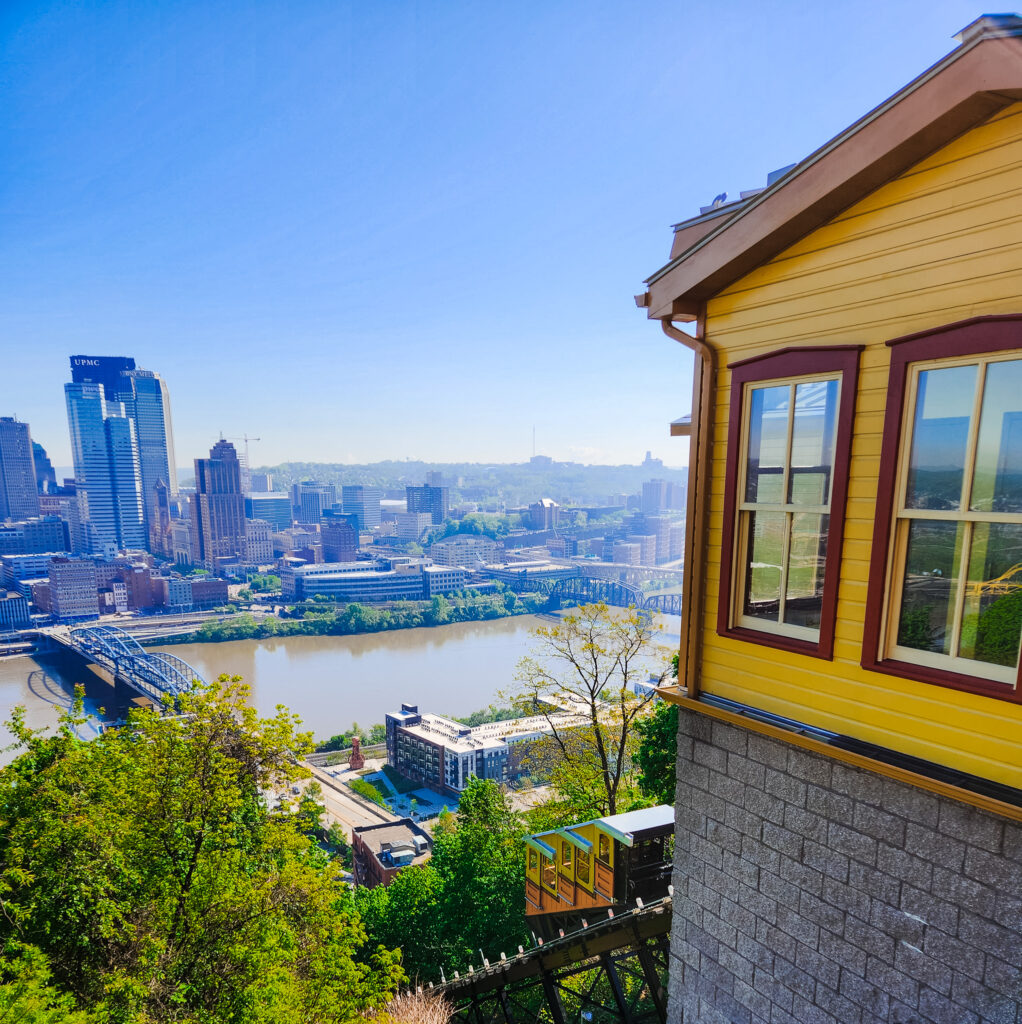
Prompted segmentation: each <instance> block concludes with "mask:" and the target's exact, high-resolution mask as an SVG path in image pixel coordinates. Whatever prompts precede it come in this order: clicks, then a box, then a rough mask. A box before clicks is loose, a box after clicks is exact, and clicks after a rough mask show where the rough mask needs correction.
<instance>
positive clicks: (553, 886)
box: [543, 857, 557, 892]
mask: <svg viewBox="0 0 1022 1024" xmlns="http://www.w3.org/2000/svg"><path fill="white" fill-rule="evenodd" d="M543 884H544V885H545V886H546V887H547V888H548V889H550V890H551V891H553V892H557V865H556V864H555V863H554V859H553V857H544V858H543Z"/></svg>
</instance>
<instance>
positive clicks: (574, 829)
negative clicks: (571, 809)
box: [525, 805, 674, 936]
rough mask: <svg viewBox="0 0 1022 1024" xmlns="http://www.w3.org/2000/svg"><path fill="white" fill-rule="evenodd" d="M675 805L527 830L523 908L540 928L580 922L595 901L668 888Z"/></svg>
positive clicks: (607, 905)
mask: <svg viewBox="0 0 1022 1024" xmlns="http://www.w3.org/2000/svg"><path fill="white" fill-rule="evenodd" d="M673 835H674V808H673V807H669V806H667V805H662V806H659V807H645V808H643V809H642V810H638V811H626V812H625V813H624V814H612V815H610V816H609V817H605V818H595V819H594V820H592V821H586V822H582V823H581V824H579V825H567V826H564V827H562V828H556V829H551V830H550V831H548V832H537V833H535V834H534V835H531V836H526V838H525V843H526V845H527V846H528V854H527V858H526V871H525V914H526V917H527V918H529V925H530V927H531V928H532V929H533V930H534V931H535V932H536V933H537V934H538V935H542V936H550V935H555V934H557V930H558V929H559V928H565V929H566V930H568V929H570V928H573V927H576V926H577V925H578V923H579V921H580V920H581V918H582V917H584V916H585V913H584V912H585V911H586V910H588V909H591V908H596V909H601V910H603V909H612V910H616V909H618V908H623V907H626V906H632V905H634V903H635V900H636V898H638V899H641V900H642V901H643V902H647V903H648V902H649V901H651V900H656V899H660V898H661V897H664V896H666V895H667V887H668V885H669V884H670V881H671V858H672V850H671V846H672V845H673V844H672V843H670V842H669V840H670V839H671V837H673Z"/></svg>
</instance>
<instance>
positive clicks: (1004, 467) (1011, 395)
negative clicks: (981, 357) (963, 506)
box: [969, 359, 1022, 512]
mask: <svg viewBox="0 0 1022 1024" xmlns="http://www.w3.org/2000/svg"><path fill="white" fill-rule="evenodd" d="M969 507H970V508H971V509H973V510H975V511H977V512H1022V360H1020V359H1013V360H1010V361H1003V362H997V363H990V364H989V365H988V366H987V370H986V380H985V381H984V384H983V411H982V413H981V414H980V420H979V440H978V443H977V446H976V468H975V471H974V473H973V482H972V501H971V502H970V505H969Z"/></svg>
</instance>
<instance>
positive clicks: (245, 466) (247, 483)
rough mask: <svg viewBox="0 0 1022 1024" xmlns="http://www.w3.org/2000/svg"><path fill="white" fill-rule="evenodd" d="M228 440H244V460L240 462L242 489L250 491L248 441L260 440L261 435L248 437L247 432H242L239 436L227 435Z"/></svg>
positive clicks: (250, 470)
mask: <svg viewBox="0 0 1022 1024" xmlns="http://www.w3.org/2000/svg"><path fill="white" fill-rule="evenodd" d="M227 440H228V441H244V442H245V460H244V462H243V463H242V467H243V471H242V472H243V477H244V480H243V483H244V490H246V491H250V490H251V489H252V463H251V462H249V459H248V442H249V441H261V440H262V438H261V437H249V436H248V434H242V435H241V437H228V438H227Z"/></svg>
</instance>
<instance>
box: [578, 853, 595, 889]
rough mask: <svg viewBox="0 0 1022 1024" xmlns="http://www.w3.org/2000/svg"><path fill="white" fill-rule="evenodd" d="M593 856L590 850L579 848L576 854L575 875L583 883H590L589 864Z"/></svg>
mask: <svg viewBox="0 0 1022 1024" xmlns="http://www.w3.org/2000/svg"><path fill="white" fill-rule="evenodd" d="M591 860H592V858H591V857H590V855H589V851H588V850H579V851H578V853H577V854H576V855H575V877H576V878H577V879H578V880H579V881H580V882H581V883H582V884H583V885H588V884H589V866H590V863H591Z"/></svg>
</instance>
